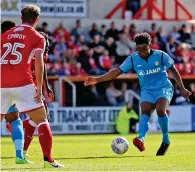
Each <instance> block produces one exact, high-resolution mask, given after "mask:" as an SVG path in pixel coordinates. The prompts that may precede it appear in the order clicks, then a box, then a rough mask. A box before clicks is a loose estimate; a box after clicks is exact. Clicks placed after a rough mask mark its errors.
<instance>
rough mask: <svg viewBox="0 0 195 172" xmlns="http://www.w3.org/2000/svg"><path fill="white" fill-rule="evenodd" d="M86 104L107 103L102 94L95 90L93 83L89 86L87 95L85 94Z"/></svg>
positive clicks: (102, 104) (97, 104) (103, 104)
mask: <svg viewBox="0 0 195 172" xmlns="http://www.w3.org/2000/svg"><path fill="white" fill-rule="evenodd" d="M85 102H86V106H106V105H107V103H106V101H105V98H104V96H103V95H101V94H100V92H99V91H98V90H97V87H96V86H95V85H92V86H90V87H89V91H88V92H87V95H85Z"/></svg>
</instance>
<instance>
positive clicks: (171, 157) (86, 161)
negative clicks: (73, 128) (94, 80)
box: [1, 133, 195, 172]
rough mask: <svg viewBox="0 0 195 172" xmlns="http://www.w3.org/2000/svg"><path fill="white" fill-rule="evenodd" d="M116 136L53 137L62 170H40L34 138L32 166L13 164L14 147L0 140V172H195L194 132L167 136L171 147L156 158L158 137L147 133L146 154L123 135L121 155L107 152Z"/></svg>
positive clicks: (129, 137)
mask: <svg viewBox="0 0 195 172" xmlns="http://www.w3.org/2000/svg"><path fill="white" fill-rule="evenodd" d="M118 136H119V135H76V136H54V139H53V141H54V144H53V156H54V158H55V159H56V160H57V161H58V162H60V163H63V164H64V165H65V168H64V169H44V168H43V161H42V153H41V149H40V147H39V142H38V139H37V137H35V138H34V140H33V142H32V144H31V146H30V149H29V154H30V155H31V158H30V160H31V161H33V162H34V164H31V165H29V164H27V165H16V164H15V158H14V156H15V153H14V146H13V144H12V142H11V138H10V137H2V139H1V168H2V171H12V172H14V171H195V133H182V134H171V146H170V149H169V151H168V153H167V155H166V156H164V157H156V156H155V154H156V151H157V149H158V148H159V146H160V143H161V135H160V134H149V135H148V136H147V139H146V142H145V144H146V151H145V152H143V153H141V152H139V151H138V150H137V149H136V148H135V147H134V146H133V145H132V139H133V138H134V137H135V135H131V134H130V135H126V136H124V137H126V138H127V139H128V140H129V142H130V147H129V150H128V152H127V153H126V154H124V155H116V154H114V153H113V152H112V150H111V147H110V145H111V142H112V140H113V139H114V138H115V137H118Z"/></svg>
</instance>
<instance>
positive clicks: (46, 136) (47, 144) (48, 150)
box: [28, 107, 64, 168]
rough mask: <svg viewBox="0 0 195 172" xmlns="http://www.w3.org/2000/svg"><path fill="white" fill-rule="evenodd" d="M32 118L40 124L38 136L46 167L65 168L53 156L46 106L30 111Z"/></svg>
mask: <svg viewBox="0 0 195 172" xmlns="http://www.w3.org/2000/svg"><path fill="white" fill-rule="evenodd" d="M28 115H29V116H30V117H31V119H32V120H33V121H34V122H35V123H36V124H37V125H38V137H39V142H40V145H41V148H42V152H43V159H44V167H45V168H63V167H64V166H63V165H61V164H59V163H57V162H56V161H55V160H54V159H53V157H52V132H51V128H50V126H49V123H48V121H47V115H46V111H45V108H44V107H41V108H39V109H36V110H34V111H31V112H28Z"/></svg>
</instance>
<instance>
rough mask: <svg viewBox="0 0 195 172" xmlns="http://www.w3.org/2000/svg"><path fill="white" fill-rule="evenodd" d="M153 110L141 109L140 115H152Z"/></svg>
mask: <svg viewBox="0 0 195 172" xmlns="http://www.w3.org/2000/svg"><path fill="white" fill-rule="evenodd" d="M152 112H153V110H151V109H143V110H142V114H145V115H148V116H150V115H151V114H152Z"/></svg>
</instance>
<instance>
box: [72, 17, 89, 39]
mask: <svg viewBox="0 0 195 172" xmlns="http://www.w3.org/2000/svg"><path fill="white" fill-rule="evenodd" d="M71 35H74V36H75V38H76V40H78V39H79V36H80V35H84V36H85V39H86V40H90V38H89V35H88V33H87V32H86V31H85V29H83V28H82V27H81V20H76V25H75V28H73V29H72V31H71Z"/></svg>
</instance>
